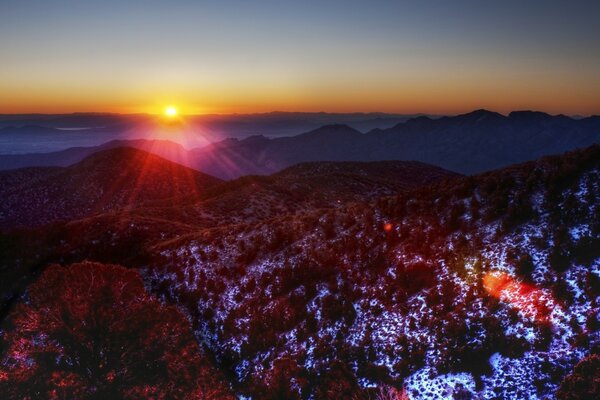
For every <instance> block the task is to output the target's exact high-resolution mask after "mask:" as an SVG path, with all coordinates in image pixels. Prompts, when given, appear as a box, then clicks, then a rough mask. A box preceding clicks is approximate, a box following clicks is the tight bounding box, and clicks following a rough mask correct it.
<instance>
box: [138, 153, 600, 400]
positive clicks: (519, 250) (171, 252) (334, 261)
mask: <svg viewBox="0 0 600 400" xmlns="http://www.w3.org/2000/svg"><path fill="white" fill-rule="evenodd" d="M599 169H600V148H599V147H598V146H596V147H592V148H589V149H587V150H585V151H578V152H574V153H569V154H566V155H564V156H560V157H550V158H545V159H542V160H540V161H539V162H535V163H528V164H523V165H519V166H515V167H511V168H508V169H505V170H500V171H496V172H491V173H488V174H484V175H480V176H476V177H472V178H465V179H463V180H462V182H460V183H459V182H452V183H451V184H446V185H437V186H431V187H428V188H426V189H422V190H416V191H412V192H409V193H405V194H401V195H399V196H397V197H389V198H384V199H381V200H379V201H377V202H375V203H374V204H370V205H368V204H365V205H358V204H355V205H352V206H349V207H346V208H338V209H331V210H318V211H315V212H312V213H311V212H309V213H306V214H305V215H303V216H293V217H283V218H278V219H274V220H270V221H265V222H262V223H257V224H254V225H252V226H244V227H243V229H236V227H235V226H224V227H217V228H214V229H211V230H203V231H200V232H198V233H197V234H191V235H186V236H184V237H182V238H180V239H178V240H170V241H166V242H164V243H163V244H162V245H160V246H157V247H156V255H155V257H158V258H155V259H153V261H152V262H151V263H150V265H149V266H148V268H145V269H144V274H145V275H146V277H147V280H148V281H149V282H150V284H151V287H152V288H153V290H154V291H155V292H156V293H159V294H162V295H163V296H164V297H165V298H166V299H168V300H169V301H172V302H175V303H177V304H179V305H180V306H181V307H184V308H185V309H186V310H187V311H188V312H189V313H190V315H191V316H192V318H193V321H195V329H197V332H198V335H199V337H200V338H201V340H202V341H204V342H206V343H207V344H208V345H209V348H210V349H211V350H212V352H214V354H215V355H216V357H217V360H218V363H219V365H220V366H221V367H222V368H223V369H224V370H226V371H227V372H228V374H229V376H230V377H231V379H232V380H233V382H234V383H235V384H236V386H237V388H238V390H239V391H240V392H242V393H245V394H247V395H251V396H253V398H256V399H261V398H273V396H275V397H276V396H282V398H306V397H311V396H314V398H351V396H353V395H356V396H360V392H361V389H360V387H364V386H369V385H378V386H380V385H384V384H390V385H393V386H396V387H397V388H400V389H402V388H404V390H405V391H406V392H405V394H407V395H408V396H409V397H410V398H447V397H448V396H450V397H451V396H459V398H470V397H475V398H485V399H492V398H513V399H530V398H536V397H537V398H545V397H552V396H553V394H554V393H555V391H556V390H557V388H558V386H559V385H560V384H561V381H562V379H563V377H565V376H566V375H567V374H568V373H569V372H570V371H571V370H572V369H573V366H574V365H575V364H576V363H577V362H578V361H579V360H580V359H583V358H584V357H586V355H588V354H590V353H596V352H598V350H599V344H600V336H599V332H598V310H599V308H598V307H599V304H598V295H599V293H600V292H599V289H598V287H599V286H598V284H599V275H600V225H599V224H598V221H600V200H599V198H600V197H599V196H600V188H599V186H598V181H599V178H600V176H599V173H600V171H599ZM331 393H335V395H334V396H333V395H332V394H331ZM332 396H333V397H332ZM336 396H337V397H336ZM461 396H462V397H461Z"/></svg>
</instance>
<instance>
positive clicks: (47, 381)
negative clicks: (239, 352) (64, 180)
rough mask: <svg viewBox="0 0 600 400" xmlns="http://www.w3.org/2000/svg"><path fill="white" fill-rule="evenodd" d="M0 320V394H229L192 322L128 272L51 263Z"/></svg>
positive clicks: (209, 396)
mask: <svg viewBox="0 0 600 400" xmlns="http://www.w3.org/2000/svg"><path fill="white" fill-rule="evenodd" d="M27 294H28V296H27V299H26V300H25V301H24V302H23V303H21V304H19V305H18V306H17V307H16V308H15V309H14V310H13V311H12V312H11V313H10V315H9V316H8V317H7V320H6V322H5V323H4V324H3V325H4V326H3V327H2V329H3V331H4V337H3V341H4V346H3V351H2V354H1V358H0V393H3V398H4V399H7V398H8V399H38V398H48V399H70V398H78V399H112V398H127V399H148V398H152V399H188V398H194V399H221V398H232V397H231V396H230V395H229V394H228V393H227V390H226V388H225V387H224V386H223V384H222V383H221V382H220V381H219V380H218V379H217V378H215V375H217V374H214V372H211V366H210V364H209V363H208V362H207V360H206V358H205V357H203V356H202V354H201V352H200V348H199V346H198V344H197V342H196V341H195V339H194V336H193V334H192V332H191V329H190V327H189V326H188V322H187V321H186V319H185V318H184V316H183V315H182V314H181V313H180V312H179V311H178V310H177V309H176V308H174V307H165V306H163V305H161V304H160V303H159V302H158V300H156V299H154V298H153V297H151V296H149V295H148V294H147V293H146V292H145V290H144V285H143V282H142V280H141V279H140V277H139V275H138V273H137V272H136V271H134V270H128V269H126V268H123V267H121V266H117V265H104V264H98V263H90V262H84V263H80V264H74V265H71V266H69V267H62V266H59V265H53V266H51V267H49V268H48V269H46V271H45V272H44V273H43V274H42V275H41V277H40V278H39V279H38V280H37V281H36V282H35V283H33V284H32V285H31V286H30V288H29V290H28V293H27Z"/></svg>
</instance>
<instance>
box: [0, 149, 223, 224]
mask: <svg viewBox="0 0 600 400" xmlns="http://www.w3.org/2000/svg"><path fill="white" fill-rule="evenodd" d="M220 182H221V181H220V179H217V178H214V177H212V176H209V175H206V174H203V173H200V172H198V171H195V170H192V169H189V168H186V167H184V166H181V165H179V164H175V163H173V162H170V161H167V160H165V159H162V158H160V157H158V156H155V155H152V154H150V153H147V152H144V151H141V150H136V149H133V148H128V147H121V148H115V149H110V150H105V151H101V152H98V153H95V154H93V155H91V156H89V157H88V158H86V159H85V160H83V161H81V162H79V163H77V164H75V165H73V166H71V167H68V168H56V167H52V168H27V169H19V170H13V171H4V172H1V173H0V194H2V200H3V201H2V202H1V203H0V227H2V228H7V227H14V226H39V225H44V224H47V223H49V222H53V221H57V220H72V219H78V218H83V217H87V216H91V215H94V214H99V213H103V212H108V211H117V210H121V209H131V208H134V207H138V206H140V205H141V204H145V203H151V202H153V201H157V200H164V199H171V198H180V197H182V196H194V195H196V196H197V195H199V194H200V193H202V192H203V191H204V190H206V189H207V188H209V187H211V186H214V185H216V184H218V183H220Z"/></svg>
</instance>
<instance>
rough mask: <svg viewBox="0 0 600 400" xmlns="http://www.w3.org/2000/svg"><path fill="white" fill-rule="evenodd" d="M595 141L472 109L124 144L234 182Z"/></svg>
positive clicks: (457, 167) (564, 128)
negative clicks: (391, 121)
mask: <svg viewBox="0 0 600 400" xmlns="http://www.w3.org/2000/svg"><path fill="white" fill-rule="evenodd" d="M201 132H202V131H201V130H199V131H198V134H201ZM256 132H257V133H261V130H260V129H258V130H257V131H256ZM264 133H268V132H267V131H265V132H264ZM596 143H600V117H597V116H594V117H588V118H582V119H574V118H570V117H567V116H564V115H557V116H551V115H548V114H545V113H541V112H531V111H521V112H512V113H510V114H509V115H508V116H504V115H501V114H498V113H494V112H490V111H486V110H477V111H474V112H471V113H468V114H463V115H458V116H453V117H442V118H436V119H434V118H429V117H426V116H422V117H417V118H412V119H409V120H408V121H404V122H400V123H398V124H397V125H395V126H393V127H391V128H387V129H373V130H370V131H368V132H367V133H365V134H363V133H362V132H361V131H359V130H357V129H354V128H352V127H350V126H347V125H326V126H323V127H321V128H318V129H315V130H313V131H310V132H307V133H303V134H300V135H297V136H292V137H278V138H267V137H265V136H252V137H248V138H245V139H226V140H222V141H218V142H216V143H213V144H211V145H208V146H206V147H202V148H196V149H192V150H185V149H183V148H182V147H181V146H178V145H176V144H173V143H169V142H165V141H158V142H155V141H147V140H137V141H131V143H128V145H129V146H132V147H138V148H141V149H144V150H147V151H151V152H153V153H156V154H158V155H160V156H161V157H165V158H168V159H170V160H172V161H176V162H178V163H181V164H184V165H187V166H189V167H191V168H194V169H197V170H199V171H202V172H205V173H207V174H210V175H213V176H216V177H219V178H222V179H232V178H237V177H240V176H243V175H249V174H272V173H274V172H277V171H280V170H282V169H284V168H286V167H289V166H292V165H294V164H297V163H301V162H307V161H381V160H416V161H421V162H425V163H428V164H432V165H437V166H440V167H442V168H445V169H448V170H451V171H455V172H459V173H462V174H472V173H479V172H483V171H488V170H492V169H495V168H500V167H504V166H508V165H510V164H514V163H517V162H523V161H528V160H533V159H536V158H538V157H540V156H543V155H549V154H557V153H562V152H565V151H568V150H573V149H577V148H583V147H587V146H590V145H592V144H596ZM122 145H123V141H115V142H110V143H107V144H105V145H103V146H99V147H98V148H95V147H84V148H76V149H68V150H64V151H61V152H56V153H46V154H21V155H0V169H9V168H19V167H27V166H66V165H69V164H70V163H74V162H77V161H79V160H81V159H83V158H84V157H86V156H88V155H89V154H91V153H93V152H94V151H98V149H105V148H107V147H117V146H122Z"/></svg>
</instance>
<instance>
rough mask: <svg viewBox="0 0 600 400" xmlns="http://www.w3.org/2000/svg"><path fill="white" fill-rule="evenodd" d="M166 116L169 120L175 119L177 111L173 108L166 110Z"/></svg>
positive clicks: (169, 107)
mask: <svg viewBox="0 0 600 400" xmlns="http://www.w3.org/2000/svg"><path fill="white" fill-rule="evenodd" d="M165 115H166V116H167V117H169V118H173V117H175V116H176V115H177V109H176V108H175V107H173V106H168V107H167V108H165Z"/></svg>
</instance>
